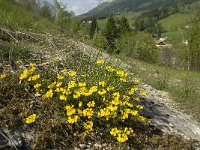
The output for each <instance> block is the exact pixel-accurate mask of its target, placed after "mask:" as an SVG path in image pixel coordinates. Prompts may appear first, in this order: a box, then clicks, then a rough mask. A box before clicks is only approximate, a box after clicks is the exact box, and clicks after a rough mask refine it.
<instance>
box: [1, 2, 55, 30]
mask: <svg viewBox="0 0 200 150" xmlns="http://www.w3.org/2000/svg"><path fill="white" fill-rule="evenodd" d="M0 20H1V22H0V25H1V26H6V27H10V28H23V29H31V30H34V31H38V32H45V31H46V32H52V31H55V30H54V28H55V26H54V25H53V23H52V22H51V21H50V20H48V19H45V18H42V17H40V16H38V15H37V14H36V13H33V12H32V11H28V10H26V9H25V8H24V7H22V6H21V5H20V4H17V3H16V2H15V1H14V0H9V1H8V0H1V1H0Z"/></svg>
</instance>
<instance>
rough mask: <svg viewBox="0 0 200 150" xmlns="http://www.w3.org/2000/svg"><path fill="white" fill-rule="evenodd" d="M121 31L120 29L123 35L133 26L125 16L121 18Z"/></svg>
mask: <svg viewBox="0 0 200 150" xmlns="http://www.w3.org/2000/svg"><path fill="white" fill-rule="evenodd" d="M119 31H120V34H121V35H122V34H125V33H127V32H130V31H131V28H130V26H129V23H128V20H127V18H126V17H124V16H123V17H122V18H121V19H120V22H119Z"/></svg>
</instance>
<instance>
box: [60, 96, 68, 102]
mask: <svg viewBox="0 0 200 150" xmlns="http://www.w3.org/2000/svg"><path fill="white" fill-rule="evenodd" d="M59 99H60V100H61V101H66V100H67V97H66V96H65V95H60V97H59Z"/></svg>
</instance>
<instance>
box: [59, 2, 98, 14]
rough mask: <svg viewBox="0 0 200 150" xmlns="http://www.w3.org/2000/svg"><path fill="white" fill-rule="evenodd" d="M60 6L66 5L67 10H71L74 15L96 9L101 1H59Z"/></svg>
mask: <svg viewBox="0 0 200 150" xmlns="http://www.w3.org/2000/svg"><path fill="white" fill-rule="evenodd" d="M60 1H61V2H62V4H66V5H67V9H68V10H70V11H71V10H72V11H74V12H75V13H76V15H80V14H83V13H86V12H88V11H89V10H91V9H92V8H94V7H96V6H97V5H98V4H99V3H100V1H101V0H60Z"/></svg>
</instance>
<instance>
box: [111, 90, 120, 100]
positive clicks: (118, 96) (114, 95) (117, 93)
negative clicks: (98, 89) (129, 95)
mask: <svg viewBox="0 0 200 150" xmlns="http://www.w3.org/2000/svg"><path fill="white" fill-rule="evenodd" d="M112 98H113V99H114V100H119V98H120V94H119V92H115V93H113V94H112Z"/></svg>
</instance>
